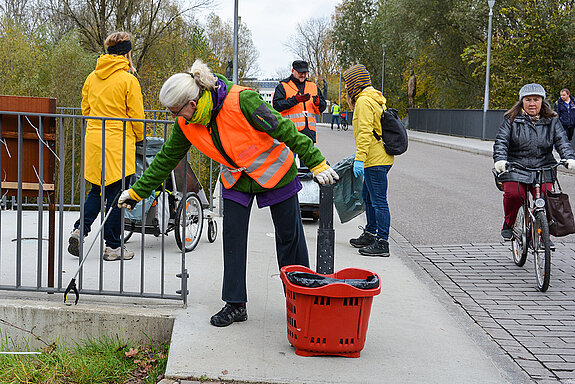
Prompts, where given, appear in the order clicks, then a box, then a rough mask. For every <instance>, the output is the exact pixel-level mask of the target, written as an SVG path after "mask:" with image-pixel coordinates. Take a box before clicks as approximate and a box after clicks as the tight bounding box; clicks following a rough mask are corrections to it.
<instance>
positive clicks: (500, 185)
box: [491, 168, 503, 192]
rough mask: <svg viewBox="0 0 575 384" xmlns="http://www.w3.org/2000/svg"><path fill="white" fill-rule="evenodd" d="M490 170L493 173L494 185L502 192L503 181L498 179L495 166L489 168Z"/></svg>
mask: <svg viewBox="0 0 575 384" xmlns="http://www.w3.org/2000/svg"><path fill="white" fill-rule="evenodd" d="M491 172H492V173H493V178H494V179H495V186H496V187H497V189H499V190H500V191H501V192H503V183H502V182H501V181H499V177H498V176H497V172H496V171H495V168H491Z"/></svg>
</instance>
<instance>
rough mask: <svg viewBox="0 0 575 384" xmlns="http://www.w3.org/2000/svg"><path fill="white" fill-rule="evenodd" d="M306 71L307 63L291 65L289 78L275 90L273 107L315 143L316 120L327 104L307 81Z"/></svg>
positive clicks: (299, 62)
mask: <svg viewBox="0 0 575 384" xmlns="http://www.w3.org/2000/svg"><path fill="white" fill-rule="evenodd" d="M308 71H309V68H308V64H307V62H305V61H303V60H296V61H294V62H293V63H292V71H291V73H292V74H291V76H290V77H288V78H287V79H284V80H282V81H280V83H279V84H278V85H277V87H276V89H275V92H274V98H273V107H274V109H275V110H276V111H278V112H279V113H280V114H281V115H282V116H283V117H285V118H287V119H290V120H291V121H293V123H294V124H295V126H296V128H297V130H298V131H300V132H301V133H303V134H304V135H306V136H308V137H309V138H310V139H311V140H312V141H313V142H314V143H316V141H317V140H316V139H317V137H316V136H317V134H316V124H317V120H318V118H319V115H320V113H322V112H323V111H324V110H325V107H326V105H327V104H326V102H325V100H324V98H323V95H322V93H321V91H320V90H319V88H318V87H317V85H316V84H315V83H314V82H312V81H309V80H308V79H307V75H308Z"/></svg>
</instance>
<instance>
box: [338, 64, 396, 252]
mask: <svg viewBox="0 0 575 384" xmlns="http://www.w3.org/2000/svg"><path fill="white" fill-rule="evenodd" d="M343 78H344V80H345V89H346V92H347V102H348V105H350V106H351V107H352V108H354V114H353V121H352V125H353V136H354V139H355V146H356V154H355V161H354V163H353V172H354V175H355V176H356V177H358V176H360V175H363V188H362V197H363V200H364V202H365V214H366V217H367V224H366V226H365V229H364V231H363V233H362V234H361V235H360V236H359V237H358V238H354V239H351V240H350V241H349V242H350V244H351V245H352V246H354V247H356V248H359V253H360V254H362V255H365V256H383V257H387V256H389V243H388V238H389V227H390V223H391V215H390V212H389V205H388V202H387V174H388V172H389V170H390V169H391V166H392V165H393V161H394V157H393V156H392V155H388V154H387V152H385V149H384V147H383V145H382V143H381V142H380V141H379V140H377V139H376V138H375V136H374V135H373V131H374V130H375V132H376V133H377V134H378V135H380V136H381V115H382V113H383V109H384V108H385V97H383V95H382V93H381V92H380V91H378V90H376V89H375V88H374V87H373V86H372V85H371V77H370V75H369V72H368V71H367V69H366V68H365V66H363V65H361V64H357V65H354V66H352V67H351V68H349V69H348V70H347V71H345V72H344V74H343Z"/></svg>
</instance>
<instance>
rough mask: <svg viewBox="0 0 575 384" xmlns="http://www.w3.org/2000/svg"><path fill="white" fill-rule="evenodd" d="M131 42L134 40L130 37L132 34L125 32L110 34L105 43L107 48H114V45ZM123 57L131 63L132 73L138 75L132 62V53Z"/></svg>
mask: <svg viewBox="0 0 575 384" xmlns="http://www.w3.org/2000/svg"><path fill="white" fill-rule="evenodd" d="M131 40H132V35H130V33H128V32H124V31H120V32H114V33H112V34H110V35H109V36H108V37H106V40H105V41H104V45H105V46H106V47H113V46H114V45H116V44H118V43H121V42H123V41H131ZM122 56H124V57H125V58H126V59H128V61H129V62H130V71H132V73H136V68H135V67H134V63H133V62H132V51H130V52H128V53H126V54H125V55H122Z"/></svg>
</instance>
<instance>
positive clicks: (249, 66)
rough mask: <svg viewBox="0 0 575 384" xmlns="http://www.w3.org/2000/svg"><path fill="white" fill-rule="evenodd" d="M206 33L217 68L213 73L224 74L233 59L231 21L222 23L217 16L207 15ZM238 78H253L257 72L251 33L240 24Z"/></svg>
mask: <svg viewBox="0 0 575 384" xmlns="http://www.w3.org/2000/svg"><path fill="white" fill-rule="evenodd" d="M206 33H207V35H208V39H209V42H210V48H211V50H212V52H213V53H214V56H215V59H216V61H217V62H218V66H217V67H215V68H212V70H213V71H214V72H218V73H224V72H225V70H226V67H227V65H228V61H229V60H232V57H233V51H234V47H233V39H234V28H233V25H232V23H231V21H226V22H224V21H223V20H222V19H221V18H220V17H219V16H218V15H216V14H215V13H211V14H210V15H208V20H207V27H206ZM238 40H239V41H238V77H239V78H240V79H243V78H248V77H254V76H255V75H257V73H258V72H259V68H258V65H257V60H258V57H259V52H258V50H257V48H256V46H255V44H254V42H253V40H252V32H251V31H250V29H249V28H248V26H247V25H246V24H245V23H240V25H239V31H238Z"/></svg>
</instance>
